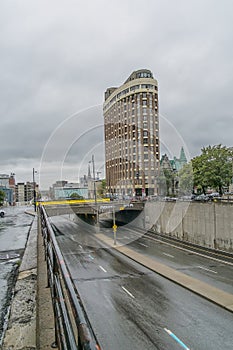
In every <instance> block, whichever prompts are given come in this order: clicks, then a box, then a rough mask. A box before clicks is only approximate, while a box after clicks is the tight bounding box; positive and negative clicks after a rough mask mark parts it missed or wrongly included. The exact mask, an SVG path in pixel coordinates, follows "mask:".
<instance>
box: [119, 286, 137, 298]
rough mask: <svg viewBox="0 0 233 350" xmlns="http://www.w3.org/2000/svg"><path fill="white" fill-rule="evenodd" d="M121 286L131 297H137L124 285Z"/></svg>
mask: <svg viewBox="0 0 233 350" xmlns="http://www.w3.org/2000/svg"><path fill="white" fill-rule="evenodd" d="M121 288H122V289H123V290H124V291H125V292H126V293H127V294H128V295H129V296H130V297H131V298H133V299H134V298H135V296H134V295H133V294H132V293H130V292H129V291H128V289H126V288H125V287H123V286H121Z"/></svg>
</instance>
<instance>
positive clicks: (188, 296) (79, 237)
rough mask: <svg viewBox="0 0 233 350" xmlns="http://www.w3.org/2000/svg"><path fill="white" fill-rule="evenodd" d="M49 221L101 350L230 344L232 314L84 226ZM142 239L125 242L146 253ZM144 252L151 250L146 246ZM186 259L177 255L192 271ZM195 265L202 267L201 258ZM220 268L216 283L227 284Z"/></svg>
mask: <svg viewBox="0 0 233 350" xmlns="http://www.w3.org/2000/svg"><path fill="white" fill-rule="evenodd" d="M53 222H54V223H56V226H57V227H58V228H59V231H60V232H58V233H57V239H58V242H59V244H60V246H61V249H62V252H63V254H64V257H65V260H66V262H67V264H68V267H69V269H70V272H71V275H72V277H73V280H74V283H75V285H76V287H77V289H78V291H79V293H80V296H81V299H82V300H83V303H84V305H85V308H86V310H87V313H88V317H89V319H90V321H91V324H92V327H93V329H94V331H95V334H96V335H97V338H98V341H99V342H100V344H101V346H102V349H103V350H105V349H106V350H107V349H111V350H112V349H114V350H115V349H148V350H149V349H161V350H171V349H173V350H176V349H182V348H183V349H200V350H203V349H205V350H215V349H219V350H220V349H233V332H232V324H233V314H232V313H230V312H228V311H225V310H224V309H222V308H220V307H218V306H216V305H214V304H212V303H210V302H208V301H206V300H205V299H203V298H201V297H199V296H197V295H195V294H193V293H191V292H190V291H187V290H186V289H184V288H182V287H180V286H177V285H176V284H174V283H172V282H170V281H168V280H166V279H165V278H163V277H161V276H159V275H157V274H156V273H154V272H152V271H150V270H148V269H146V268H144V267H142V266H140V265H139V264H137V263H135V262H133V261H132V260H130V259H128V258H127V257H124V256H122V255H121V254H120V253H118V252H116V251H114V250H112V249H109V248H103V247H102V245H101V244H100V243H99V242H98V241H96V239H95V237H93V235H92V234H90V233H87V232H85V229H86V227H79V226H77V225H76V224H73V223H71V222H69V221H68V220H66V219H62V218H53ZM119 239H120V237H119ZM142 239H143V238H140V239H139V241H137V242H136V241H134V240H132V243H131V246H134V248H136V249H140V252H144V251H145V252H146V248H147V247H145V246H143V245H148V244H149V243H148V242H147V243H145V241H142ZM140 243H142V244H143V245H141V244H140ZM153 245H155V246H156V243H154V242H153V244H152V243H151V245H150V247H151V250H152V251H153V252H155V251H156V249H155V248H153V249H152V247H153ZM157 246H158V247H159V248H158V250H159V253H158V252H157V253H156V254H157V255H156V259H157V258H158V260H160V261H162V260H164V261H163V262H165V260H166V261H167V262H168V263H169V264H170V259H172V258H171V257H170V256H168V255H164V254H163V252H165V253H166V254H169V255H173V256H174V252H173V250H172V251H171V250H170V249H169V247H168V246H166V248H165V249H167V250H165V251H163V249H164V246H163V247H162V248H161V244H157ZM147 253H148V251H147ZM149 254H152V252H151V251H150V250H149ZM159 254H160V255H159ZM196 258H197V259H198V257H196ZM200 258H201V259H203V258H202V257H200ZM180 259H181V258H176V259H175V261H177V260H180ZM188 259H190V260H192V259H193V256H190V255H187V256H185V257H183V263H185V264H184V267H185V268H187V266H188V270H190V271H191V270H195V269H192V268H190V266H189V264H191V263H190V260H188ZM180 264H181V262H179V264H178V263H177V262H175V263H174V261H173V263H172V265H171V266H172V267H174V265H177V266H176V267H178V268H180ZM195 264H198V266H199V265H200V266H202V264H203V260H200V261H199V260H198V261H195ZM195 266H196V265H195ZM226 269H227V272H226V277H225V278H224V281H223V282H221V281H220V282H221V283H223V285H224V286H225V287H226V288H232V286H231V284H230V281H229V276H228V274H230V270H228V269H231V267H229V266H227V267H226ZM200 270H201V271H200V273H199V271H198V275H201V276H202V278H205V274H207V273H210V271H207V270H202V269H200ZM221 271H224V265H223V266H221ZM218 274H220V270H218ZM218 274H214V277H211V278H210V280H211V281H213V280H214V279H215V278H216V275H218ZM196 277H197V276H196ZM207 277H208V275H207ZM218 277H219V276H218ZM205 281H206V279H205ZM206 282H208V281H206ZM220 282H219V281H218V282H217V283H220ZM208 283H209V282H208ZM227 286H228V287H227Z"/></svg>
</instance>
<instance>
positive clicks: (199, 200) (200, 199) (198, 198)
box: [193, 193, 210, 202]
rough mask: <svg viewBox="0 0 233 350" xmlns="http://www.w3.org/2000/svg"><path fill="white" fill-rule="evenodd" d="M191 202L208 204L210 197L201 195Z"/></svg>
mask: <svg viewBox="0 0 233 350" xmlns="http://www.w3.org/2000/svg"><path fill="white" fill-rule="evenodd" d="M193 200H194V201H198V202H208V201H209V200H210V197H209V196H207V195H205V194H204V193H203V194H200V195H199V196H196V197H195V198H194V199H193Z"/></svg>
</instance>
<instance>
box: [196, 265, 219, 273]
mask: <svg viewBox="0 0 233 350" xmlns="http://www.w3.org/2000/svg"><path fill="white" fill-rule="evenodd" d="M198 267H199V269H202V270H205V271H209V272H213V273H217V271H214V270H210V269H207V267H203V266H198Z"/></svg>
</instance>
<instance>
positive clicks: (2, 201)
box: [0, 190, 5, 206]
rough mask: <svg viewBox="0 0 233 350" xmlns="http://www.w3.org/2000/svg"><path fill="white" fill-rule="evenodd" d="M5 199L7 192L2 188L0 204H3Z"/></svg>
mask: <svg viewBox="0 0 233 350" xmlns="http://www.w3.org/2000/svg"><path fill="white" fill-rule="evenodd" d="M4 200H5V192H4V191H3V190H0V206H1V205H3V203H4Z"/></svg>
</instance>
